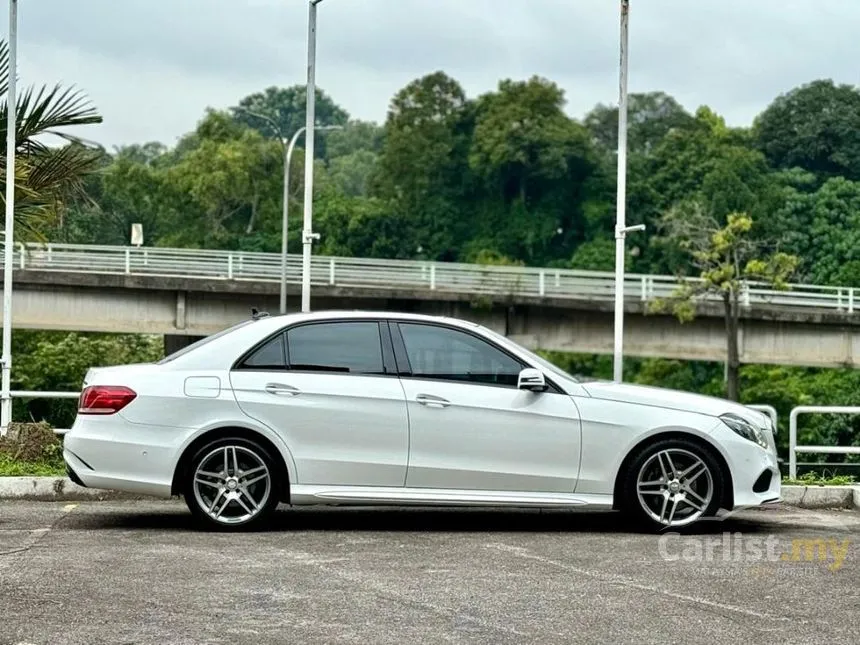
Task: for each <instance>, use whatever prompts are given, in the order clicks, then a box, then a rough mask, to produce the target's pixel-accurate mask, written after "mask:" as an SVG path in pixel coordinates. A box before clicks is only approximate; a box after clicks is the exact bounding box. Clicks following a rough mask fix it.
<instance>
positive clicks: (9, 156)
mask: <svg viewBox="0 0 860 645" xmlns="http://www.w3.org/2000/svg"><path fill="white" fill-rule="evenodd" d="M17 74H18V0H9V80H8V84H9V85H8V87H9V94H8V97H7V98H6V111H7V116H8V121H7V124H6V227H5V230H4V235H3V246H4V248H3V353H2V357H0V363H2V376H0V389H2V392H0V436H2V435H5V434H6V431H7V430H8V428H9V423H10V422H11V421H12V394H11V389H12V267H13V263H14V255H13V254H14V252H15V146H16V144H17V132H18V127H17V125H18V119H17V100H18V97H17V93H16V90H17V87H16V83H17Z"/></svg>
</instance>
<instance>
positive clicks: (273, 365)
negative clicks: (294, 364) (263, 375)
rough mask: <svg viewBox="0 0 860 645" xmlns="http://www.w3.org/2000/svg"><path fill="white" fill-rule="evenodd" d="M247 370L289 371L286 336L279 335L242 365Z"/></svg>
mask: <svg viewBox="0 0 860 645" xmlns="http://www.w3.org/2000/svg"><path fill="white" fill-rule="evenodd" d="M241 367H242V368H243V369H247V370H284V369H287V356H286V349H285V345H284V335H283V334H278V335H277V336H275V337H274V338H272V339H271V340H269V341H268V342H267V343H266V344H265V345H263V346H262V347H260V348H259V349H258V350H257V351H255V352H254V353H253V354H251V355H250V356H249V357H248V358H246V359H245V361H244V362H243V363H242V365H241Z"/></svg>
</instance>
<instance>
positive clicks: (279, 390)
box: [264, 383, 301, 396]
mask: <svg viewBox="0 0 860 645" xmlns="http://www.w3.org/2000/svg"><path fill="white" fill-rule="evenodd" d="M264 389H265V390H266V392H268V393H269V394H274V395H276V396H296V395H297V394H301V391H300V390H299V389H298V388H295V387H293V386H292V385H284V384H283V383H267V384H266V387H265V388H264Z"/></svg>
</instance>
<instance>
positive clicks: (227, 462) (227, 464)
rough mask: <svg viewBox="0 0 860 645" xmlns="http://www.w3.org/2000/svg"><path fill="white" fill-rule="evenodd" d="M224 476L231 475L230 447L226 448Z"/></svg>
mask: <svg viewBox="0 0 860 645" xmlns="http://www.w3.org/2000/svg"><path fill="white" fill-rule="evenodd" d="M224 476H225V477H229V476H230V451H229V449H228V448H226V447H225V448H224Z"/></svg>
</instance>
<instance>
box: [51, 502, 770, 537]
mask: <svg viewBox="0 0 860 645" xmlns="http://www.w3.org/2000/svg"><path fill="white" fill-rule="evenodd" d="M766 516H767V512H765V511H747V512H745V514H743V516H742V517H739V516H731V517H729V518H727V519H711V520H707V521H703V522H700V523H698V524H697V525H695V526H693V527H690V528H683V529H680V530H675V531H676V532H680V533H685V534H714V533H723V532H726V531H728V532H734V531H742V532H744V533H768V532H774V531H778V530H780V526H779V525H777V524H773V523H771V522H768V521H767V520H766ZM70 519H71V518H70ZM67 526H69V528H72V526H73V527H74V528H76V529H88V530H111V529H114V530H137V529H139V530H162V531H165V530H166V531H201V532H202V531H203V530H202V529H200V527H199V525H198V524H197V523H196V521H195V520H194V518H193V517H192V516H191V514H190V513H189V512H188V511H186V510H185V508H184V506H180V505H176V507H175V509H173V508H171V509H170V510H165V511H153V509H151V508H141V509H140V511H138V512H134V513H128V512H124V511H120V510H114V511H111V512H95V513H94V512H88V513H86V514H79V515H77V517H75V518H74V520H72V521H71V522H70V523H69V524H67ZM297 531H331V532H341V531H362V532H421V533H433V532H463V533H466V532H468V533H494V532H500V533H618V534H620V533H630V534H636V533H643V534H647V531H643V530H641V529H638V528H637V527H636V525H635V524H633V523H631V521H630V520H629V519H628V518H627V517H625V516H624V515H623V514H621V513H616V512H583V511H569V510H555V509H553V510H545V509H475V508H468V509H467V508H449V507H434V508H408V507H407V508H404V507H332V506H325V507H314V508H302V509H297V508H289V507H281V508H280V509H279V510H278V512H277V513H275V515H274V516H273V517H272V519H271V520H270V521H269V522H268V524H267V525H266V526H265V527H263V528H261V529H259V532H297Z"/></svg>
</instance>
